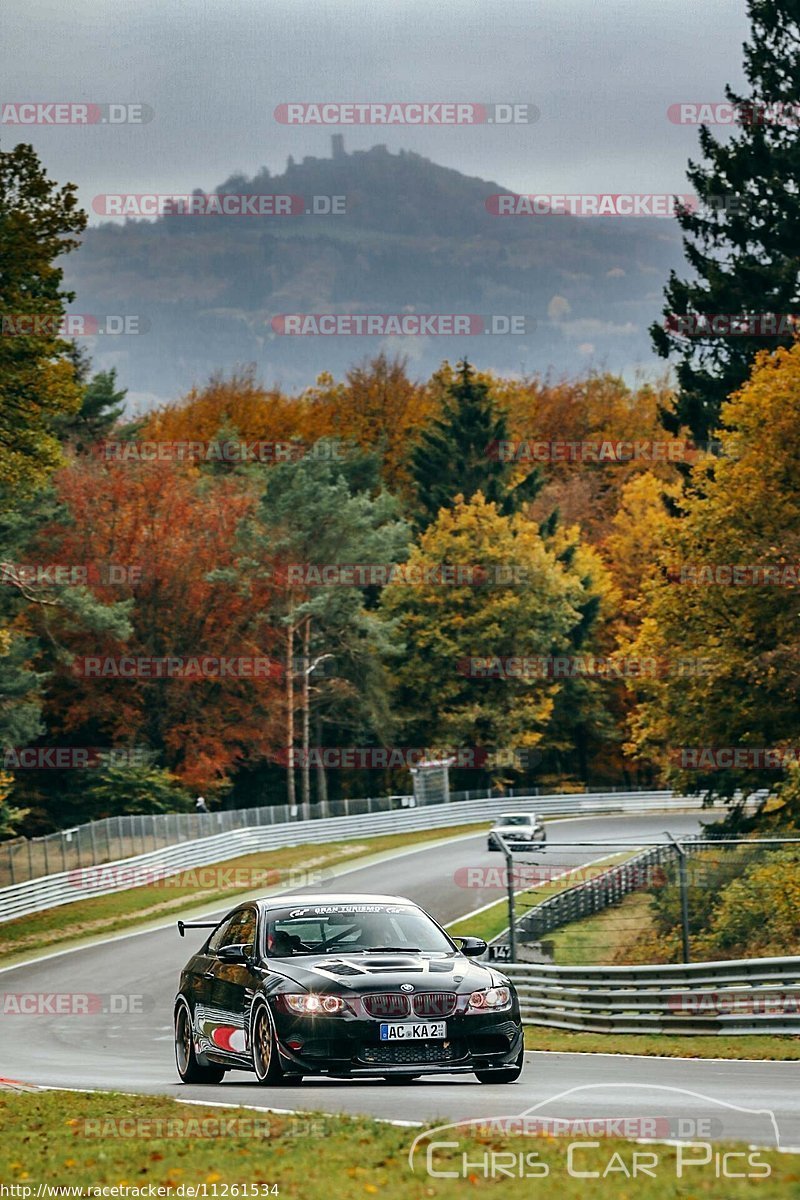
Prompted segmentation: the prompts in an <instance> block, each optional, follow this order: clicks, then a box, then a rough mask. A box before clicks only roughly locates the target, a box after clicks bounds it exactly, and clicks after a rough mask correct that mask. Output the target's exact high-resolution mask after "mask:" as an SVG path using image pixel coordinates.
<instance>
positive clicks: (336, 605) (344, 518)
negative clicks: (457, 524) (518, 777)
mask: <svg viewBox="0 0 800 1200" xmlns="http://www.w3.org/2000/svg"><path fill="white" fill-rule="evenodd" d="M340 450H341V447H340V446H339V444H338V443H326V442H324V441H321V442H319V443H317V444H316V445H315V446H314V447H313V448H312V450H311V452H310V453H309V454H308V455H307V456H305V457H304V458H302V459H300V460H298V461H296V462H293V463H281V464H277V465H276V466H274V467H271V468H270V469H269V470H268V471H267V472H266V473H265V474H264V475H263V496H262V500H261V505H260V508H259V512H258V522H257V524H256V525H255V526H252V525H251V526H250V527H249V528H248V532H249V538H248V540H247V548H248V550H249V553H250V555H251V557H250V559H249V560H248V559H247V558H244V559H242V563H241V569H242V570H243V571H246V572H253V573H254V574H257V573H259V572H263V571H266V574H267V576H268V578H269V579H270V581H271V583H272V586H273V604H272V609H271V617H272V619H273V620H274V622H275V623H276V625H277V626H279V627H280V628H281V629H282V630H283V636H284V655H283V658H284V662H285V686H286V694H285V714H286V725H285V737H284V751H285V761H286V763H287V794H288V802H289V803H290V804H293V803H294V801H295V778H294V770H293V769H292V767H291V764H292V762H293V759H294V752H295V746H296V741H297V740H298V735H299V740H300V741H301V748H302V753H301V755H300V762H301V793H302V801H303V805H304V807H305V808H307V806H308V804H309V802H310V771H309V756H308V750H309V745H310V736H311V729H312V724H313V725H314V726H315V727H316V730H317V732H318V734H319V735H320V736H321V735H322V733H323V729H324V727H325V726H328V727H329V728H334V729H338V730H348V729H349V730H350V731H351V734H352V732H353V731H361V732H363V731H365V730H366V731H368V732H369V733H370V734H372V733H374V732H375V731H376V729H378V730H379V729H381V728H382V727H385V726H386V725H387V724H388V721H389V715H388V712H387V708H386V677H385V669H386V663H387V661H389V660H390V659H391V655H392V647H391V639H390V637H389V630H388V629H387V627H386V623H385V622H384V621H383V620H381V618H380V615H379V613H378V612H376V611H375V605H374V596H375V594H376V592H377V591H378V590H379V588H378V587H376V586H375V585H370V584H369V582H368V581H367V582H366V583H364V584H359V583H358V582H356V583H355V584H348V583H347V581H346V580H344V581H342V583H341V584H340V583H338V582H334V583H332V584H329V583H326V581H325V577H324V574H323V573H324V572H325V571H326V570H327V569H328V568H329V567H332V568H333V569H334V570H336V569H337V568H338V567H339V566H343V567H345V568H347V567H348V566H352V565H354V564H355V565H364V566H365V567H367V568H369V567H371V566H374V567H376V568H378V569H379V568H380V567H381V566H382V565H388V564H391V563H392V562H395V561H397V559H398V558H402V557H404V555H405V553H406V546H407V540H408V530H407V527H406V525H405V523H404V522H403V521H402V520H400V518H399V514H398V506H397V503H396V501H395V500H394V499H393V497H392V496H390V494H389V493H388V492H386V491H383V490H380V488H379V476H378V470H377V461H376V459H375V457H374V456H365V455H363V454H360V453H358V452H353V453H351V454H347V455H343V456H341V457H340V456H339V452H340ZM371 596H372V602H370V598H371ZM298 659H299V664H298ZM319 664H327V665H326V667H325V670H324V671H320V672H318V673H317V674H316V675H315V674H314V672H315V670H316V667H317V666H318V665H319ZM298 666H299V669H298ZM298 708H299V711H300V720H299V722H298V721H297V719H296V710H297V709H298ZM298 724H299V728H298V727H297V726H298ZM317 785H318V794H319V797H320V800H321V802H322V803H323V804H324V803H325V801H326V797H327V785H326V779H325V774H324V772H323V771H322V770H321V769H320V771H319V772H318V774H317Z"/></svg>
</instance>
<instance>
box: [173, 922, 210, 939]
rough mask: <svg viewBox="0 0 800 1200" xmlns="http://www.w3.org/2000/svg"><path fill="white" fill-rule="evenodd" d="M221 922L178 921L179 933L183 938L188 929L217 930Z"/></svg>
mask: <svg viewBox="0 0 800 1200" xmlns="http://www.w3.org/2000/svg"><path fill="white" fill-rule="evenodd" d="M218 925H219V921H178V933H179V934H180V935H181V937H183V935H184V932H185V931H186V930H187V929H216V928H217V926H218Z"/></svg>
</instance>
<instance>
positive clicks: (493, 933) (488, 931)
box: [447, 850, 638, 942]
mask: <svg viewBox="0 0 800 1200" xmlns="http://www.w3.org/2000/svg"><path fill="white" fill-rule="evenodd" d="M637 853H638V851H637V850H631V851H630V852H627V851H626V852H624V853H620V854H610V855H609V856H608V857H607V858H603V859H601V860H600V861H598V862H596V863H592V865H591V867H587V866H586V865H585V864H584V865H583V866H581V867H574V868H573V869H572V870H571V871H570V870H567V869H565V873H564V875H563V876H562V877H561V878H560V879H551V880H550V881H549V882H548V883H543V884H541V886H540V887H535V888H530V889H528V890H526V891H522V892H517V893H516V898H515V900H516V910H517V916H518V917H519V916H521V915H522V913H523V911H524V909H526V908H531V907H532V906H533V905H534V904H541V903H542V901H543V900H547V899H548V897H549V896H555V895H557V893H558V892H565V891H566V890H567V888H570V887H572V886H573V885H574V884H575V883H578V882H580V883H583V882H585V881H586V880H587V879H591V878H594V877H595V876H596V875H599V874H600V873H601V872H602V871H605V870H606V869H607V868H608V867H613V866H614V865H615V864H616V863H619V862H624V861H625V859H626V858H630V857H631V856H632V855H633V854H637ZM498 857H499V855H498ZM498 867H499V871H500V875H499V876H498V877H499V878H504V876H505V859H504V858H503V859H501V863H500V864H498ZM534 869H535V868H534ZM507 928H508V901H507V900H505V899H503V900H498V901H497V903H496V904H491V905H489V907H488V908H485V909H483V911H482V912H477V913H475V915H474V916H472V917H469V916H467V917H459V918H458V920H457V921H453V922H452V923H451V924H450V925H448V926H447V932H448V933H450V934H453V935H456V934H472V935H473V936H474V937H482V938H484V939H485V940H486V941H487V942H489V941H491V940H492V938H496V937H497V936H498V935H499V934H501V933H502V932H503V930H504V929H507Z"/></svg>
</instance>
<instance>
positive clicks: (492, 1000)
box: [467, 987, 511, 1012]
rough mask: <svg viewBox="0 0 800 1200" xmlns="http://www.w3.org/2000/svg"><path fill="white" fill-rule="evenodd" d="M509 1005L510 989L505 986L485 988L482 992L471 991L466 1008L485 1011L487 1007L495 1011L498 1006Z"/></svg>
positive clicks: (505, 1006)
mask: <svg viewBox="0 0 800 1200" xmlns="http://www.w3.org/2000/svg"><path fill="white" fill-rule="evenodd" d="M510 1005H511V989H510V988H507V987H491V988H486V989H485V990H484V991H482V992H473V993H472V995H471V996H470V998H469V1004H468V1006H467V1008H468V1010H469V1009H472V1010H474V1011H476V1012H485V1011H486V1010H487V1009H492V1010H494V1011H496V1010H497V1009H499V1008H509V1007H510Z"/></svg>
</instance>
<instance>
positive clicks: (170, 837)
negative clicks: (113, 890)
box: [0, 787, 652, 888]
mask: <svg viewBox="0 0 800 1200" xmlns="http://www.w3.org/2000/svg"><path fill="white" fill-rule="evenodd" d="M602 790H603V792H605V793H615V792H617V791H619V792H622V793H628V792H632V791H639V792H644V791H647V790H648V789H646V788H617V787H612V788H604V789H602ZM651 790H652V789H651ZM582 794H584V795H585V794H588V789H587V792H585V793H582ZM485 795H486V792H485V790H484V789H477V788H476V789H474V790H473V789H471V790H469V791H462V792H451V793H450V795H449V799H448V800H445V798H444V797H442V798H441V799H439V798H437V799H435V800H434V799H431V798H428V799H426V800H424V801H423V799H422V798H421V797H417V798H416V799H415V798H414V796H410V795H394V796H366V797H356V798H352V799H351V798H345V799H343V800H331V801H328V803H327V804H324V805H322V804H312V805H309V809H308V813H307V814H304V813H303V810H302V807H301V806H300V805H298V804H295V805H294V806H292V807H291V808H290V807H289V806H288V805H285V804H281V805H266V804H262V805H259V806H257V807H254V808H234V809H222V810H220V811H219V812H216V811H215V812H206V813H204V812H196V811H195V812H171V813H141V814H137V815H133V814H129V815H127V816H118V817H103V818H101V819H100V820H97V821H87V822H85V823H84V824H82V825H73V826H72V827H71V828H70V829H59V830H56V832H55V833H46V834H44V835H42V836H41V837H33V838H12V839H9V840H8V841H4V842H0V888H2V887H5V885H6V884H10V883H22V882H23V881H24V880H26V879H39V878H41V877H42V876H43V875H51V874H54V873H55V872H57V871H69V870H73V869H74V868H75V867H87V866H89V865H96V864H97V863H103V862H116V860H117V859H120V858H129V857H131V856H132V855H135V854H147V853H148V852H149V851H150V850H158V849H163V848H165V847H167V846H175V845H177V844H178V842H193V841H196V840H197V839H198V838H203V837H210V836H211V835H212V834H215V833H232V832H233V831H234V830H237V829H250V828H251V827H252V826H254V825H275V824H280V823H282V822H284V821H296V820H311V821H316V820H322V819H324V818H326V817H357V816H362V815H364V814H365V813H367V814H369V813H379V812H393V811H395V810H397V809H403V808H413V807H419V806H420V805H421V804H423V803H425V804H444V803H449V802H458V801H462V800H482V799H483V798H484V797H485ZM516 795H517V793H515V791H514V789H513V788H510V789H509V790H508V791H506V792H505V793H504V796H505V798H506V799H507V800H508V799H514V798H515V797H516ZM521 795H522V796H524V797H525V798H526V799H529V798H530V797H532V796H533V797H537V796H538V795H539V788H527V789H522V791H521Z"/></svg>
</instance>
